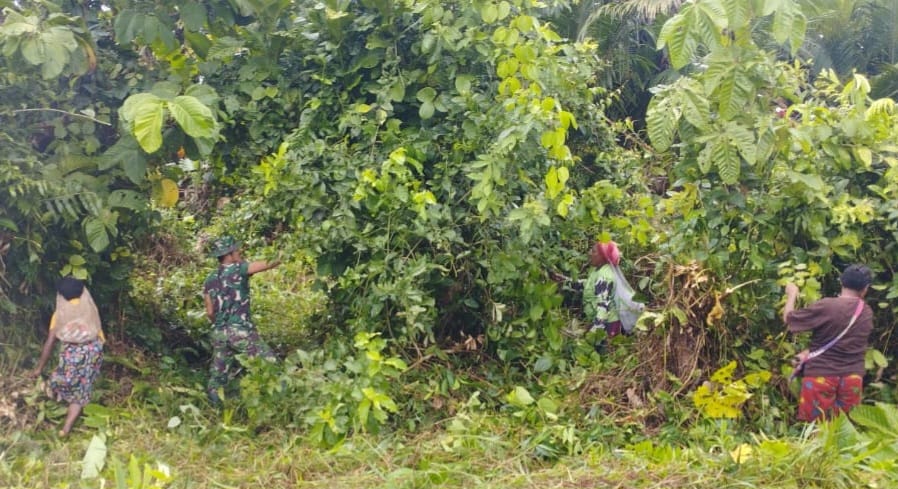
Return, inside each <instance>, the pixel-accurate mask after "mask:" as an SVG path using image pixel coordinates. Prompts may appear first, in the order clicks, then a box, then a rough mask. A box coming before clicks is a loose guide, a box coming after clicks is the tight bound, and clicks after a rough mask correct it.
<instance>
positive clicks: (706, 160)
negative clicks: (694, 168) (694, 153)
mask: <svg viewBox="0 0 898 489" xmlns="http://www.w3.org/2000/svg"><path fill="white" fill-rule="evenodd" d="M713 147H714V145H713V144H712V143H710V142H709V143H708V144H706V145H705V147H704V148H702V150H701V151H700V152H699V153H698V158H697V159H696V163H698V169H699V170H701V172H702V173H703V174H708V172H710V171H711V168H713V167H714V150H713Z"/></svg>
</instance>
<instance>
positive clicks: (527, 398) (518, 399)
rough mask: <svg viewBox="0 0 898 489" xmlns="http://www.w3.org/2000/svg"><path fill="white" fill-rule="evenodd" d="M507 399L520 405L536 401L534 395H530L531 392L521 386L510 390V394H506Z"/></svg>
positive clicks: (510, 402) (527, 404)
mask: <svg viewBox="0 0 898 489" xmlns="http://www.w3.org/2000/svg"><path fill="white" fill-rule="evenodd" d="M505 400H506V401H508V403H509V404H512V405H514V406H518V407H525V406H529V405H531V404H533V403H534V399H533V396H531V395H530V392H529V391H528V390H527V389H525V388H523V387H521V386H517V387H515V388H514V390H513V391H511V392H509V393H508V395H507V396H505Z"/></svg>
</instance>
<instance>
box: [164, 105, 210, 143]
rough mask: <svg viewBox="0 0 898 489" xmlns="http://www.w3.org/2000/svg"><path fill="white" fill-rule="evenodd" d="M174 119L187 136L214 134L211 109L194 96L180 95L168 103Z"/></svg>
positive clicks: (205, 136)
mask: <svg viewBox="0 0 898 489" xmlns="http://www.w3.org/2000/svg"><path fill="white" fill-rule="evenodd" d="M168 110H170V111H171V113H172V116H173V117H174V119H175V121H176V122H177V123H178V125H179V126H181V129H183V130H184V132H185V133H187V134H188V135H189V136H192V137H195V138H207V137H211V136H213V135H214V134H215V118H214V117H213V116H212V110H210V109H209V107H206V106H205V105H203V103H202V102H200V101H199V100H197V99H196V98H195V97H191V96H189V95H181V96H178V97H175V99H174V100H172V101H171V102H169V103H168Z"/></svg>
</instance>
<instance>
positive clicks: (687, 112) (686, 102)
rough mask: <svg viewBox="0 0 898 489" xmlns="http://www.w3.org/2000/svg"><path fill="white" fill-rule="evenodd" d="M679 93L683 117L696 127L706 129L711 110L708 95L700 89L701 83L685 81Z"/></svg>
mask: <svg viewBox="0 0 898 489" xmlns="http://www.w3.org/2000/svg"><path fill="white" fill-rule="evenodd" d="M679 95H680V97H679V101H680V106H681V107H682V109H683V118H684V119H686V120H687V121H689V123H690V124H692V125H693V126H695V127H697V128H698V129H701V130H707V129H708V125H709V124H710V112H711V110H710V106H709V104H708V97H707V96H706V95H705V94H704V93H702V91H701V85H700V84H698V83H695V82H685V83H683V84H681V91H680V93H679Z"/></svg>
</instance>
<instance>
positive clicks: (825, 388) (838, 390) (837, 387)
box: [798, 375, 864, 422]
mask: <svg viewBox="0 0 898 489" xmlns="http://www.w3.org/2000/svg"><path fill="white" fill-rule="evenodd" d="M863 392H864V379H863V377H861V376H860V375H846V376H844V377H802V379H801V394H800V399H799V401H798V420H799V421H807V422H811V421H814V420H817V419H820V418H823V419H831V418H832V417H833V416H836V415H838V414H841V413H847V412H848V411H850V410H851V408H853V407H854V406H857V405H858V404H860V403H861V395H862V394H863Z"/></svg>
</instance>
